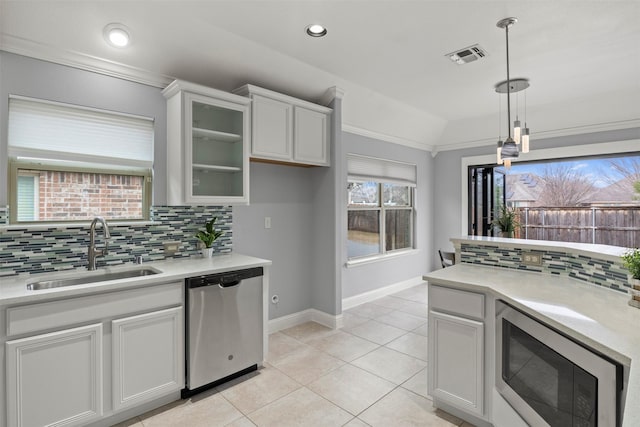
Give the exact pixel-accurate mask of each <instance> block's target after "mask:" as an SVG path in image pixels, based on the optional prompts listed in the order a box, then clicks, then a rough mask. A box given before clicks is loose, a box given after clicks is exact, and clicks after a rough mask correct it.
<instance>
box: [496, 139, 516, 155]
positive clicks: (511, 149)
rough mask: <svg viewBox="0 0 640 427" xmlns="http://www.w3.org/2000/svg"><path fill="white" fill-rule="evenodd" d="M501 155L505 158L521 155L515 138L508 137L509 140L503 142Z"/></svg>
mask: <svg viewBox="0 0 640 427" xmlns="http://www.w3.org/2000/svg"><path fill="white" fill-rule="evenodd" d="M500 155H501V156H502V158H503V159H517V158H518V156H519V155H520V152H519V151H518V147H517V146H516V143H515V141H514V140H513V139H511V138H507V140H506V141H505V142H504V144H502V151H501V152H500Z"/></svg>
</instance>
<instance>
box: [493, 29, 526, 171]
mask: <svg viewBox="0 0 640 427" xmlns="http://www.w3.org/2000/svg"><path fill="white" fill-rule="evenodd" d="M516 22H518V19H517V18H513V17H511V18H505V19H501V20H500V21H498V23H497V24H496V26H497V27H498V28H504V32H505V37H506V46H507V80H505V81H502V82H500V83H498V84H496V85H495V90H496V92H498V93H506V94H507V139H505V140H504V142H502V141H499V142H498V156H497V162H498V164H502V163H503V162H504V164H505V165H506V166H507V167H508V166H510V165H511V160H514V159H517V158H518V156H519V155H520V150H519V149H518V145H520V143H521V141H522V152H523V153H527V152H529V128H527V127H526V117H525V128H524V129H522V128H521V126H520V120H519V119H518V118H517V114H516V120H515V122H514V123H513V133H512V129H511V93H516V92H520V91H521V90H524V89H526V88H528V87H529V79H523V78H518V79H511V76H510V74H509V28H510V27H511V26H513V25H514V24H515V23H516ZM525 109H526V100H525ZM525 111H526V110H525ZM525 116H526V113H525ZM512 135H513V137H512ZM525 146H526V147H525ZM525 149H526V151H525Z"/></svg>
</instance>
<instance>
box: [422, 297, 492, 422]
mask: <svg viewBox="0 0 640 427" xmlns="http://www.w3.org/2000/svg"><path fill="white" fill-rule="evenodd" d="M483 318H484V295H482V294H477V293H474V292H466V291H462V290H458V289H450V288H445V287H441V286H433V285H430V286H429V332H428V358H429V372H428V377H427V378H428V381H427V388H428V391H429V394H430V395H432V396H433V397H434V399H435V400H436V404H437V402H438V401H442V402H444V403H447V404H449V405H452V406H454V407H456V408H458V409H461V410H463V411H465V412H467V413H471V414H475V415H477V416H479V417H484V416H485V405H484V388H485V383H484V363H485V357H484V350H485V346H484V339H485V336H484V335H485V334H484V322H483Z"/></svg>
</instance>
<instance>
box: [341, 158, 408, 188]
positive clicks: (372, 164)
mask: <svg viewBox="0 0 640 427" xmlns="http://www.w3.org/2000/svg"><path fill="white" fill-rule="evenodd" d="M416 169H417V168H416V165H414V164H411V163H402V162H396V161H392V160H385V159H379V158H375V157H367V156H360V155H357V154H349V155H348V156H347V171H348V175H349V180H350V181H363V182H364V181H376V182H387V183H391V184H401V185H408V186H412V187H415V185H416V180H417V178H416V176H417V170H416Z"/></svg>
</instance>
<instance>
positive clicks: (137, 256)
mask: <svg viewBox="0 0 640 427" xmlns="http://www.w3.org/2000/svg"><path fill="white" fill-rule="evenodd" d="M135 262H136V264H142V255H136V260H135Z"/></svg>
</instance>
